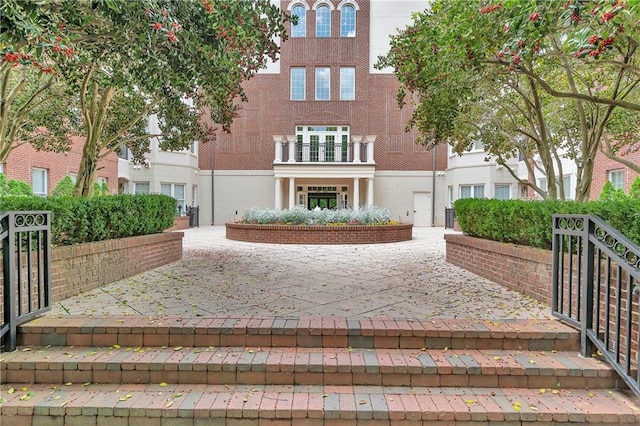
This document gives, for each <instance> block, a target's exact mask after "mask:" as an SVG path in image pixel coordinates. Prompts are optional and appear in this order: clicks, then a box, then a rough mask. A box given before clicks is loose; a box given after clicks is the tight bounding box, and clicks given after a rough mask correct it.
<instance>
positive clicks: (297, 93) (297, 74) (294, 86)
mask: <svg viewBox="0 0 640 426" xmlns="http://www.w3.org/2000/svg"><path fill="white" fill-rule="evenodd" d="M305 75H306V69H305V68H291V75H290V80H291V81H290V85H291V89H290V92H291V94H290V99H291V100H292V101H304V100H305V87H306V78H305Z"/></svg>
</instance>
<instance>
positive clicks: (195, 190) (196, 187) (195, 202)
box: [191, 185, 198, 207]
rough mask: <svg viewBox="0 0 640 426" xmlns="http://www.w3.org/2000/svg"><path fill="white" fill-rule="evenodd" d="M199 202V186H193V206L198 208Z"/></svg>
mask: <svg viewBox="0 0 640 426" xmlns="http://www.w3.org/2000/svg"><path fill="white" fill-rule="evenodd" d="M197 202H198V185H191V206H192V207H195V206H197Z"/></svg>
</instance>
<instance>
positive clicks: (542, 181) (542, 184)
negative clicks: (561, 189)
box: [538, 178, 547, 192]
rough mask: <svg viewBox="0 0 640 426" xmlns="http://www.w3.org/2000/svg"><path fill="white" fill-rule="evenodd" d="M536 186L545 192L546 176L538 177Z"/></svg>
mask: <svg viewBox="0 0 640 426" xmlns="http://www.w3.org/2000/svg"><path fill="white" fill-rule="evenodd" d="M538 187H539V188H540V189H541V190H542V191H544V192H547V178H540V179H538Z"/></svg>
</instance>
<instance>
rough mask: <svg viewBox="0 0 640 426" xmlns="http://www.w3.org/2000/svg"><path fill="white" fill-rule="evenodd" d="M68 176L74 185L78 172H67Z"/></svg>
mask: <svg viewBox="0 0 640 426" xmlns="http://www.w3.org/2000/svg"><path fill="white" fill-rule="evenodd" d="M69 177H70V178H71V182H73V184H74V185H75V184H76V183H78V174H77V173H69Z"/></svg>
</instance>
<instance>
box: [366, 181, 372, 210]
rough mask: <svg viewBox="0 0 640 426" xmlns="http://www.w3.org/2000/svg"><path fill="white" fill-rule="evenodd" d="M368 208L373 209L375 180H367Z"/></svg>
mask: <svg viewBox="0 0 640 426" xmlns="http://www.w3.org/2000/svg"><path fill="white" fill-rule="evenodd" d="M367 207H373V178H369V179H367Z"/></svg>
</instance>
